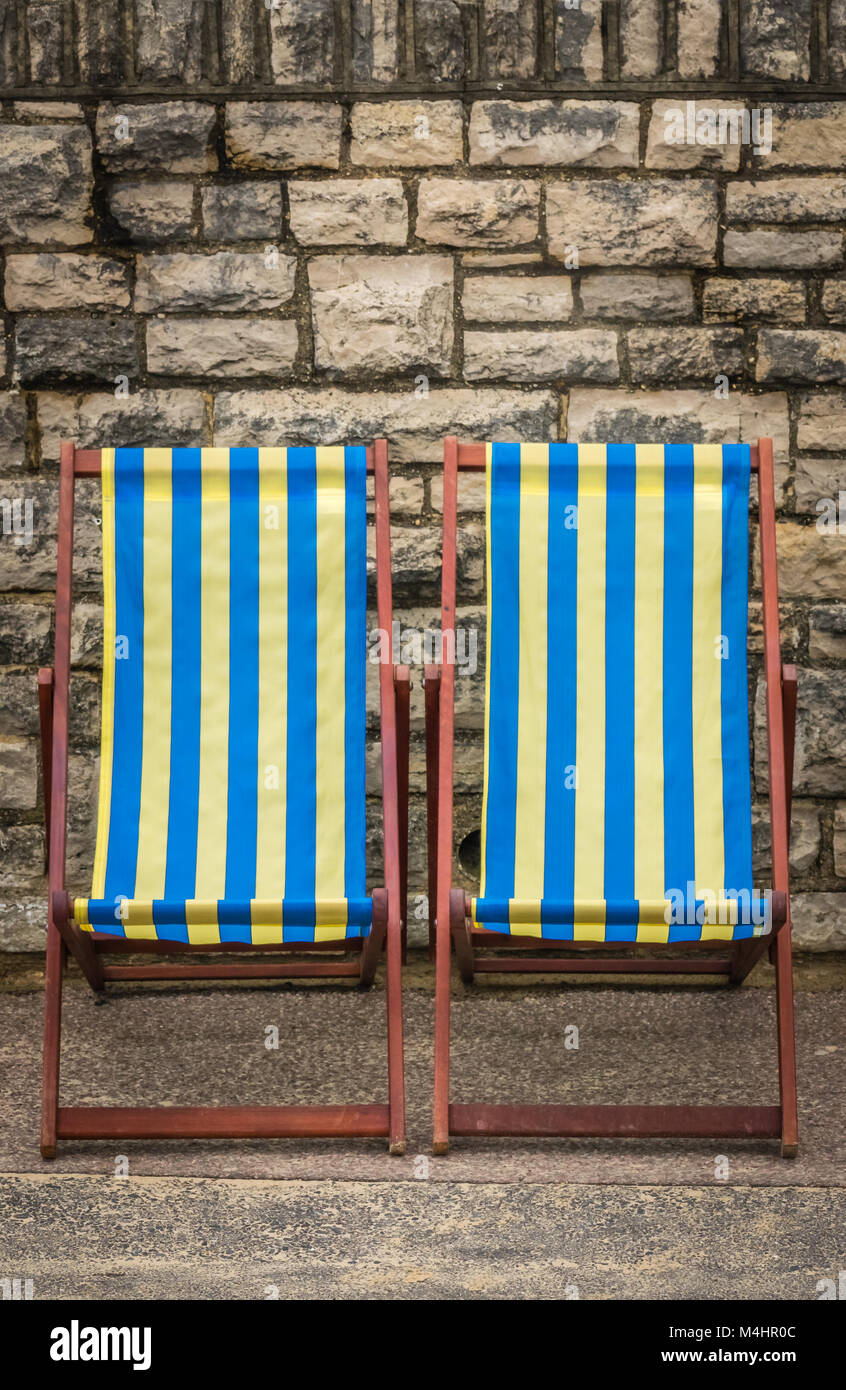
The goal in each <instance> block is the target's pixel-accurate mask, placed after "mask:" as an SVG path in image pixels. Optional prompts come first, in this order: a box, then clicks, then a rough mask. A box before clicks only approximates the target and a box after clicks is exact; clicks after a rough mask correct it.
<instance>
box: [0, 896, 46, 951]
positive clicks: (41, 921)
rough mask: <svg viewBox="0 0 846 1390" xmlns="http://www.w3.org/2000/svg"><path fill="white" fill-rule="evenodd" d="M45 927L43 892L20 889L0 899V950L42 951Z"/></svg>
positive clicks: (44, 899) (44, 897) (44, 898)
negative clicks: (34, 896)
mask: <svg viewBox="0 0 846 1390" xmlns="http://www.w3.org/2000/svg"><path fill="white" fill-rule="evenodd" d="M46 929H47V904H46V896H40V897H38V898H35V899H33V898H32V897H31V896H30V895H29V894H27V893H26V890H25V889H24V890H21V892H20V893H16V894H15V895H14V896H13V897H10V898H9V899H8V900H7V901H5V902H3V903H0V951H10V952H11V951H29V952H34V951H43V950H44V940H45V933H46Z"/></svg>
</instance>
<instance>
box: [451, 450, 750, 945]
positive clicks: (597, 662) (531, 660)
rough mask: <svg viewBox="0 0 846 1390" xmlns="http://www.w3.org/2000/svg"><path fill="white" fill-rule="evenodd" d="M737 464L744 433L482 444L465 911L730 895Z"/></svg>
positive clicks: (739, 867)
mask: <svg viewBox="0 0 846 1390" xmlns="http://www.w3.org/2000/svg"><path fill="white" fill-rule="evenodd" d="M749 476H750V450H749V446H748V445H743V444H732V445H724V446H720V445H699V444H697V445H683V444H675V445H641V444H638V445H627V444H609V445H604V444H582V445H577V444H549V445H546V444H543V445H538V444H528V445H527V444H523V445H520V444H512V443H496V444H493V445H489V446H488V457H487V543H488V565H487V576H488V577H487V585H488V645H487V708H486V729H485V790H484V809H483V825H482V884H481V893H480V901H477V903H476V918H477V921H478V924H479V925H482V926H484V925H488V926H491V927H492V928H494V929H496V930H500V931H502V930H508V924H509V922H510V923H511V924H512V925H513V924H515V923H518V922H521V921H522V922H524V923H529V922H534V923H536V924H537V926H536V934H538V935H540V934H543V935H547V934H549V935H550V936H556V935H558V936H566V935H572V934H573V932H572V923H573V920H574V915H575V919H576V923H577V925H579V923H580V924H581V931H580V932H577V933H576V935H577V936H578V935H582V936H583V937H585V938H587V939H590V938H592V937H595V938H597V939H605V940H610V939H617V938H618V939H638V940H640V939H647V940H661V939H663V940H666V939H670V940H674V939H683V938H688V937H697V938H698V937H699V936H700V935H709V934H711V933H709V932H708V931H701V929H700V928H699V927H697V926H695V925H694V929H693V930H684V929H682V930H675V929H673V928H670V932H669V938H668V936H667V934H666V927H665V926H664V925H663V924H664V921H665V918H664V904H665V902H666V900H667V899H668V898H670V899H671V900H672V901H674V902H675V901H681V900H683V901H687V900H688V899H689V898H690V897H691V896H693V898H694V901H697V902H701V901H702V900H703V899H704V900H705V901H706V902H707V901H708V900H709V898H710V897H711V896H713V899H714V900H715V901H716V902H719V903H722V902H723V901H724V900H725V898H726V895H727V894H728V895H729V896H731V895H733V894H735V893H737V894H739V895H740V900H741V904H742V903H743V901H744V895H749V896H750V897H751V890H752V846H751V804H750V803H751V795H750V758H749V724H748V696H747V595H748V498H749ZM677 894H680V895H682V897H681V899H677V898H676V895H677ZM753 901H754V900H753ZM540 904H542V905H543V906H542V908H541V907H540ZM637 904H640V923H641V928H645V930H644V929H641V930H639V931H638V932H637V935H636V937H635V938H633V937H632V936H631V924H632V919H633V920H634V923H635V924H637V923H638V920H639V919H638V907H637ZM577 905H581V909H579V907H578V906H577ZM647 905H651V907H650V908H649V910H644V909H645V907H647ZM659 913H660V916H659ZM653 918H654V919H655V921H654V922H653V926H654V930H650V929H649V923H650V920H651V919H653ZM545 922H549V923H550V926H549V930H548V931H547V929H546V927H545V926H543V923H545ZM568 925H569V930H568ZM559 928H560V929H559ZM760 930H761V928H760V926H759V925H757V926H756V925H750V927H749V930H748V931H743V930H741V929H739V928H738V929H736V930H734V933H733V934H734V935H736V936H739V935H752V934H759V932H760ZM618 931H619V937H618ZM713 934H714V935H720V934H722V935H726V934H728V935H732V928H731V927H729V930H728V932H727V933H726V932H725V931H723V932H722V933H720V932H714V933H713Z"/></svg>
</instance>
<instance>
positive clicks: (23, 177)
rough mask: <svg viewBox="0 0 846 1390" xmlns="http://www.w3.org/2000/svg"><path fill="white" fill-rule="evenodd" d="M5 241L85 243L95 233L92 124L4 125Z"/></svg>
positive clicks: (1, 230) (0, 167)
mask: <svg viewBox="0 0 846 1390" xmlns="http://www.w3.org/2000/svg"><path fill="white" fill-rule="evenodd" d="M0 183H2V188H3V197H2V200H0V242H5V243H7V244H8V243H14V242H36V243H38V242H46V243H49V242H53V243H55V244H56V245H57V246H82V245H84V244H85V243H86V242H89V241H91V240H92V238H93V235H94V234H93V232H92V231H91V228H90V227H88V226H86V219H87V218H88V217H89V215H90V212H91V193H92V190H93V187H94V176H93V174H92V170H91V135H90V133H89V131H88V128H87V126H75V125H41V126H20V125H8V124H7V125H0Z"/></svg>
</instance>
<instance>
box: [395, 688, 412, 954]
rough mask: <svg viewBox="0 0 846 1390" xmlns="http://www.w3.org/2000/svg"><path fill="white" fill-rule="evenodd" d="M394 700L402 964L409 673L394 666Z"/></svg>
mask: <svg viewBox="0 0 846 1390" xmlns="http://www.w3.org/2000/svg"><path fill="white" fill-rule="evenodd" d="M394 699H395V704H396V719H397V724H396V728H397V808H398V813H399V827H398V828H399V858H400V915H401V918H402V955H403V962H405V959H406V955H407V949H408V944H407V938H408V760H409V739H410V724H411V672H410V671H409V669H408V667H407V666H395V667H394Z"/></svg>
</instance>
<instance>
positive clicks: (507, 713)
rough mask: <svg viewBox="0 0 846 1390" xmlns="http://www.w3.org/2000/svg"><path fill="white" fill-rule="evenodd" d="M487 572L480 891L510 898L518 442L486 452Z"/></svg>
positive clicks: (516, 653)
mask: <svg viewBox="0 0 846 1390" xmlns="http://www.w3.org/2000/svg"><path fill="white" fill-rule="evenodd" d="M488 525H489V528H490V552H491V573H490V575H489V576H488V596H489V603H488V611H489V618H488V641H489V643H490V682H491V683H490V694H489V696H488V732H489V745H488V796H487V820H486V824H485V885H484V891H485V894H486V895H487V894H490V895H491V896H492V897H496V898H513V896H514V849H515V846H514V835H515V825H516V808H517V705H518V693H519V682H520V634H519V620H520V614H519V607H520V590H519V582H520V565H519V557H520V445H519V444H494V445H493V449H492V454H491V504H490V516H489V518H488Z"/></svg>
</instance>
